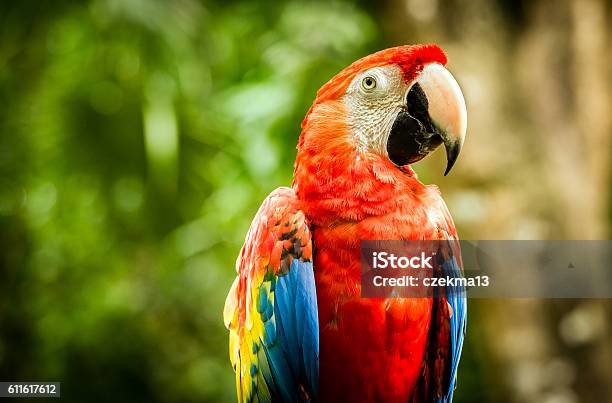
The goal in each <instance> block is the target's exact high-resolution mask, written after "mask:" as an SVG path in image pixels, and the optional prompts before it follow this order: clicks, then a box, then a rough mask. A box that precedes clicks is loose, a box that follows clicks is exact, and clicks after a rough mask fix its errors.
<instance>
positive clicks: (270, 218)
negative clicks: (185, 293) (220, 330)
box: [223, 188, 319, 402]
mask: <svg viewBox="0 0 612 403" xmlns="http://www.w3.org/2000/svg"><path fill="white" fill-rule="evenodd" d="M236 270H237V271H238V276H237V278H236V280H235V281H234V284H233V285H232V288H231V290H230V292H229V294H228V296H227V300H226V302H225V308H224V311H223V318H224V321H225V325H226V326H227V328H228V329H229V331H230V358H231V362H232V365H233V367H234V370H235V371H236V388H237V391H238V400H239V401H240V402H256V401H260V402H263V401H279V400H281V401H292V402H297V401H306V400H315V399H316V391H317V389H318V376H319V323H318V316H317V312H318V311H317V298H316V290H315V280H314V273H313V267H312V237H311V233H310V230H309V228H308V225H307V222H306V219H305V217H304V213H303V212H302V211H301V210H300V209H299V202H298V199H297V198H296V196H295V193H294V191H293V189H290V188H278V189H276V190H275V191H274V192H272V193H271V194H270V195H269V196H268V197H267V198H266V200H264V202H263V204H262V205H261V207H260V208H259V211H258V212H257V215H256V216H255V219H254V220H253V223H252V224H251V227H250V229H249V232H248V234H247V236H246V241H245V244H244V246H243V247H242V250H241V252H240V256H239V257H238V260H237V261H236Z"/></svg>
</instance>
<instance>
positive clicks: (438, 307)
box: [413, 196, 467, 403]
mask: <svg viewBox="0 0 612 403" xmlns="http://www.w3.org/2000/svg"><path fill="white" fill-rule="evenodd" d="M432 206H433V207H434V210H435V211H433V212H432V214H431V216H432V217H435V221H436V224H437V225H438V233H439V239H440V240H441V241H447V242H448V244H447V247H446V246H445V247H444V248H443V249H444V258H443V260H442V262H441V264H440V267H438V270H440V273H439V274H440V276H442V277H450V278H461V277H463V262H462V261H461V249H460V246H459V241H458V238H457V231H456V230H455V225H454V224H453V220H452V217H451V215H450V213H449V211H448V208H447V207H446V204H445V203H444V201H443V200H442V198H441V197H439V196H438V197H437V198H436V200H435V202H434V203H432ZM445 244H446V242H445ZM442 293H443V294H444V295H443V296H442V297H440V298H434V301H433V307H432V321H431V324H430V330H429V340H428V346H427V351H426V357H425V360H424V363H423V372H422V375H421V379H420V380H419V383H418V385H417V387H416V389H415V393H414V395H413V402H432V401H433V402H440V403H449V402H452V400H453V392H454V390H455V386H456V382H457V368H458V367H459V360H460V358H461V350H462V348H463V340H464V337H465V329H466V324H467V301H466V294H465V288H464V287H462V286H461V285H456V286H447V287H446V290H443V292H442Z"/></svg>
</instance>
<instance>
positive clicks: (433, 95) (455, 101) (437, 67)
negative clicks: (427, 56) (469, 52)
mask: <svg viewBox="0 0 612 403" xmlns="http://www.w3.org/2000/svg"><path fill="white" fill-rule="evenodd" d="M416 82H418V83H419V85H420V86H421V88H422V89H423V92H425V95H426V96H427V100H428V102H429V108H428V110H429V116H430V117H431V120H432V122H433V123H434V125H435V126H436V127H437V128H438V129H439V130H440V131H441V132H442V139H443V140H444V145H445V147H446V153H447V159H448V165H447V168H446V172H445V173H444V175H446V174H447V173H448V172H449V171H450V169H451V168H452V166H453V164H454V163H455V160H456V159H457V156H458V155H459V151H460V150H461V146H462V145H463V141H464V140H465V134H466V131H467V109H466V107H465V99H464V98H463V94H462V93H461V88H459V84H458V83H457V81H456V80H455V78H454V77H453V76H452V74H451V73H450V72H449V71H448V70H447V69H446V68H445V67H444V66H442V65H441V64H438V63H431V64H428V65H427V66H425V67H424V68H423V71H422V72H421V74H420V75H419V77H418V78H417V80H416Z"/></svg>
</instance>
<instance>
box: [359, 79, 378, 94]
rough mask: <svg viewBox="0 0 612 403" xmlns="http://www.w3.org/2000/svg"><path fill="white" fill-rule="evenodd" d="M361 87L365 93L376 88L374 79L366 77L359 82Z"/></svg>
mask: <svg viewBox="0 0 612 403" xmlns="http://www.w3.org/2000/svg"><path fill="white" fill-rule="evenodd" d="M361 87H362V88H363V89H364V90H366V91H372V90H373V89H374V88H376V79H375V78H374V77H372V76H367V77H365V78H364V79H363V80H361Z"/></svg>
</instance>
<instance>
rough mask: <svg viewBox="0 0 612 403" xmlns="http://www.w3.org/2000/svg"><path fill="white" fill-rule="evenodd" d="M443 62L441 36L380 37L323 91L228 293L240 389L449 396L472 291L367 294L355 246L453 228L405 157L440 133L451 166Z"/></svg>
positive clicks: (452, 91)
mask: <svg viewBox="0 0 612 403" xmlns="http://www.w3.org/2000/svg"><path fill="white" fill-rule="evenodd" d="M445 65H446V56H445V54H444V52H443V51H442V50H441V49H440V48H439V47H438V46H436V45H416V46H401V47H396V48H391V49H386V50H383V51H380V52H377V53H374V54H372V55H369V56H366V57H364V58H362V59H360V60H358V61H356V62H354V63H353V64H351V65H350V66H348V67H347V68H345V69H344V70H342V71H341V72H340V73H338V74H337V75H336V76H335V77H334V78H332V79H331V80H330V81H329V82H328V83H326V84H325V85H323V87H322V88H321V89H320V90H319V91H318V92H317V95H316V99H315V100H314V103H313V105H312V107H311V108H310V110H309V111H308V113H307V115H306V117H305V119H304V120H303V122H302V133H301V136H300V139H299V144H298V147H297V150H298V151H297V158H296V162H295V170H294V179H293V185H292V187H291V188H287V187H281V188H278V189H276V190H274V191H273V192H272V193H271V194H270V195H269V196H268V197H267V198H266V199H265V200H264V202H263V204H262V206H261V207H260V209H259V211H258V212H257V215H256V216H255V219H254V220H253V223H252V224H251V227H250V229H249V231H248V234H247V236H246V242H245V244H244V246H243V247H242V250H241V252H240V255H239V256H238V259H237V262H236V270H237V272H238V276H237V277H236V280H235V281H234V283H233V285H232V287H231V289H230V291H229V294H228V296H227V300H226V304H225V308H224V312H223V314H224V321H225V325H226V326H227V328H228V329H229V331H230V358H231V362H232V365H233V367H234V369H235V372H236V387H237V392H238V400H239V401H241V402H242V401H246V402H254V401H292V402H293V401H309V400H310V401H315V400H320V401H364V402H367V401H381V402H383V401H390V402H391V401H393V402H395V401H398V402H399V401H401V402H408V401H412V402H431V401H439V402H450V401H451V400H452V395H453V390H454V387H455V381H456V373H457V366H458V362H459V357H460V355H461V347H462V344H463V338H464V333H465V320H466V303H465V297H464V296H461V295H456V294H455V295H454V296H452V297H451V296H447V297H440V298H389V299H383V298H376V299H375V298H361V297H360V276H361V268H360V250H359V248H360V240H378V239H381V240H382V239H398V240H413V239H414V240H456V239H457V233H456V230H455V227H454V224H453V221H452V218H451V216H450V214H449V212H448V210H447V208H446V205H445V204H444V201H443V200H442V198H441V196H440V194H439V191H438V189H437V187H435V186H433V185H430V186H426V185H423V184H422V183H421V182H419V180H418V179H417V176H416V174H415V173H414V171H413V170H412V169H411V167H410V164H411V163H413V162H416V161H418V160H420V159H422V158H424V157H425V156H426V155H427V154H429V153H430V152H432V151H433V150H434V149H435V148H436V147H438V146H439V145H441V144H444V146H445V148H446V153H447V159H448V165H447V169H446V173H448V171H450V169H451V168H452V166H453V164H454V163H455V160H456V158H457V156H458V154H459V151H460V149H461V146H462V144H463V140H464V137H465V133H466V125H467V113H466V107H465V101H464V99H463V96H462V94H461V90H460V89H459V86H458V84H457V82H456V81H455V79H454V78H453V77H452V75H451V74H450V73H449V72H448V70H446V68H445V67H444V66H445ZM446 173H445V174H446ZM460 262H461V260H460V258H458V259H454V260H452V261H451V264H450V265H449V264H445V265H444V267H445V270H447V271H451V272H454V273H455V274H456V273H457V272H459V271H460V270H461V269H460V267H459V266H460V264H461V263H460ZM447 263H448V262H447ZM319 343H320V345H319ZM319 347H320V349H319Z"/></svg>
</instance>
